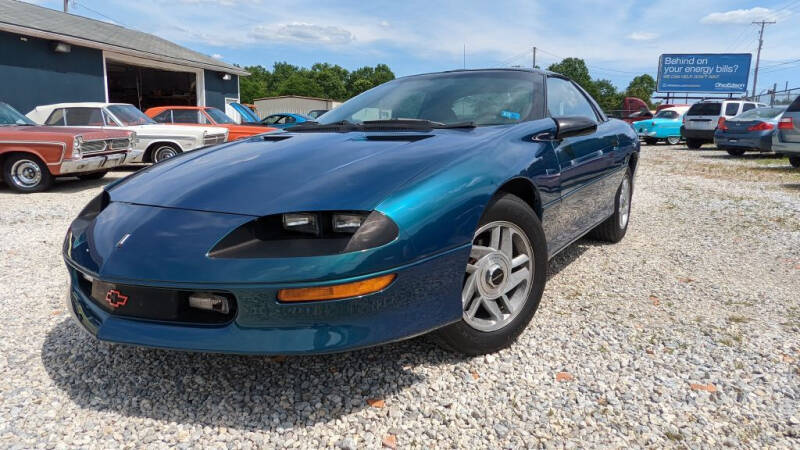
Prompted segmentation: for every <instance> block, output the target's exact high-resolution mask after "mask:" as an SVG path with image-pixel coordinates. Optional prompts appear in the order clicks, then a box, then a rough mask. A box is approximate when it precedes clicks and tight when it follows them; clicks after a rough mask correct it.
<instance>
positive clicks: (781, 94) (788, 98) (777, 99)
mask: <svg viewBox="0 0 800 450" xmlns="http://www.w3.org/2000/svg"><path fill="white" fill-rule="evenodd" d="M799 95H800V87H797V88H792V89H784V90H782V91H772V90H769V91H767V92H764V93H763V94H758V95H756V96H755V97H748V99H749V100H754V101H757V102H759V103H764V104H767V105H770V106H781V105H788V104H789V103H792V102H793V101H794V99H796V98H797V96H799Z"/></svg>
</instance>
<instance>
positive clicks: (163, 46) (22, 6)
mask: <svg viewBox="0 0 800 450" xmlns="http://www.w3.org/2000/svg"><path fill="white" fill-rule="evenodd" d="M0 30H2V31H7V32H11V33H17V34H22V35H28V36H34V37H41V38H44V39H53V40H59V41H63V42H66V43H70V44H73V45H79V46H84V47H91V48H99V49H103V50H109V51H114V52H117V53H121V54H124V55H130V56H137V57H141V58H146V59H152V60H155V61H162V62H169V63H172V64H178V65H183V66H190V67H197V68H203V69H210V70H218V71H221V72H227V73H233V74H236V75H249V74H248V73H247V72H246V71H244V70H242V69H241V68H239V67H236V66H233V65H231V64H227V63H224V62H222V61H219V60H217V59H214V58H212V57H210V56H207V55H204V54H202V53H198V52H195V51H193V50H189V49H188V48H186V47H182V46H180V45H178V44H175V43H172V42H170V41H168V40H166V39H162V38H160V37H158V36H155V35H152V34H147V33H143V32H141V31H136V30H131V29H129V28H125V27H121V26H119V25H114V24H110V23H106V22H101V21H99V20H94V19H89V18H86V17H82V16H77V15H74V14H69V13H64V12H61V11H56V10H53V9H50V8H45V7H42V6H37V5H32V4H30V3H24V2H21V1H17V0H0Z"/></svg>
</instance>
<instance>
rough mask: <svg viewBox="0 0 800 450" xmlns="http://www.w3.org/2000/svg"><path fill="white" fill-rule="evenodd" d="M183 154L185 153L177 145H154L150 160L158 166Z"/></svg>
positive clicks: (164, 143) (166, 143) (165, 143)
mask: <svg viewBox="0 0 800 450" xmlns="http://www.w3.org/2000/svg"><path fill="white" fill-rule="evenodd" d="M181 153H183V151H182V150H181V149H180V148H179V147H178V146H177V145H175V144H170V143H168V142H163V143H158V144H154V145H153V146H152V147H151V150H150V158H149V159H150V161H152V162H153V163H154V164H156V163H159V162H161V161H165V160H167V159H169V158H173V157H175V156H177V155H179V154H181ZM167 155H168V156H167Z"/></svg>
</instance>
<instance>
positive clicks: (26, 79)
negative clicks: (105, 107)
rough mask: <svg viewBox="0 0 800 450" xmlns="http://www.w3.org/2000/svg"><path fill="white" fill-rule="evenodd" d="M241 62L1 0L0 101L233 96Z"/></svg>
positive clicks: (26, 103) (151, 101)
mask: <svg viewBox="0 0 800 450" xmlns="http://www.w3.org/2000/svg"><path fill="white" fill-rule="evenodd" d="M240 75H247V72H245V71H244V70H242V69H241V68H238V67H235V66H233V65H230V64H226V63H224V62H222V61H219V60H217V59H214V58H212V57H210V56H206V55H203V54H201V53H198V52H195V51H192V50H189V49H187V48H185V47H182V46H180V45H177V44H174V43H172V42H169V41H167V40H165V39H161V38H159V37H157V36H154V35H151V34H147V33H143V32H140V31H135V30H131V29H128V28H125V27H121V26H118V25H113V24H110V23H106V22H101V21H98V20H93V19H88V18H86V17H81V16H77V15H73V14H68V13H64V12H61V11H56V10H52V9H49V8H44V7H41V6H36V5H32V4H29V3H24V2H20V1H16V0H0V101H3V102H6V103H8V104H10V105H11V106H14V107H15V108H16V109H18V110H19V111H21V112H22V113H23V114H24V113H27V112H28V111H30V110H31V109H33V107H35V106H37V105H42V104H50V103H60V102H84V101H87V102H88V101H94V102H104V101H107V102H123V103H131V104H133V105H135V106H137V107H139V108H140V109H142V110H144V109H147V108H150V107H152V106H162V105H207V106H215V107H217V108H220V109H222V110H224V109H225V105H226V104H227V103H230V102H234V101H239V76H240Z"/></svg>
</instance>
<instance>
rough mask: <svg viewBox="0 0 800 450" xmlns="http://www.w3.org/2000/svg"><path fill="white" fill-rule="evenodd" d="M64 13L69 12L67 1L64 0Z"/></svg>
mask: <svg viewBox="0 0 800 450" xmlns="http://www.w3.org/2000/svg"><path fill="white" fill-rule="evenodd" d="M64 12H69V0H64Z"/></svg>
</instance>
